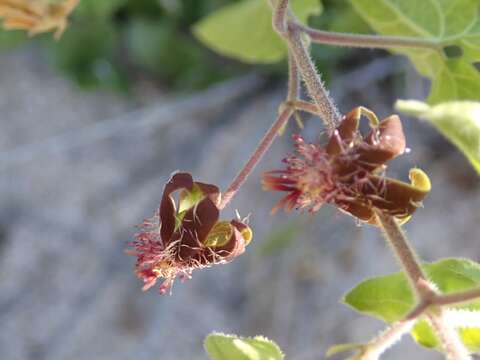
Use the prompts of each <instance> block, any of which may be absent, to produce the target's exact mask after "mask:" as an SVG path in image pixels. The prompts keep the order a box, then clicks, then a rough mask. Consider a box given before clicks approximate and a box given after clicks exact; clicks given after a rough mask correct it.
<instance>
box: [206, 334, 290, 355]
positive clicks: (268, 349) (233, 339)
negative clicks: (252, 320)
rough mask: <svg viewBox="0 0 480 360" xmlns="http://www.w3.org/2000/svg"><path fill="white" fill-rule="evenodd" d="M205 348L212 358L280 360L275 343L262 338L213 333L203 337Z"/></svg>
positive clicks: (280, 352) (279, 351)
mask: <svg viewBox="0 0 480 360" xmlns="http://www.w3.org/2000/svg"><path fill="white" fill-rule="evenodd" d="M205 350H206V351H207V353H208V355H209V356H210V358H211V359H212V360H282V359H283V354H282V351H281V350H280V348H279V347H278V345H277V344H275V343H274V342H273V341H271V340H268V339H267V338H264V337H263V336H255V337H254V338H242V337H238V336H235V335H225V334H220V333H213V334H210V335H208V336H207V338H206V339H205Z"/></svg>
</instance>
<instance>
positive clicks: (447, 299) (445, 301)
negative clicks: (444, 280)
mask: <svg viewBox="0 0 480 360" xmlns="http://www.w3.org/2000/svg"><path fill="white" fill-rule="evenodd" d="M478 298H480V288H475V289H471V290H466V291H462V292H458V293H454V294H447V295H437V296H436V297H435V298H434V299H433V303H434V304H435V305H457V304H461V303H464V302H468V301H472V300H475V299H478Z"/></svg>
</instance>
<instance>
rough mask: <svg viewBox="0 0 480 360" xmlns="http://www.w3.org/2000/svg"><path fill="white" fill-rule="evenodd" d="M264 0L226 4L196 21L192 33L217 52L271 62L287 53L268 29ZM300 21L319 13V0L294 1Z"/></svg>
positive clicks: (268, 12) (269, 13)
mask: <svg viewBox="0 0 480 360" xmlns="http://www.w3.org/2000/svg"><path fill="white" fill-rule="evenodd" d="M267 1H268V0H243V1H241V2H238V3H234V4H231V5H226V6H224V7H222V8H220V9H219V10H217V11H216V12H214V13H213V14H211V15H209V16H207V17H206V18H204V19H203V20H201V21H200V22H199V23H197V24H196V25H195V26H194V28H193V32H194V34H195V35H196V36H197V38H198V39H199V40H200V41H202V42H203V43H204V44H205V45H207V46H208V47H210V48H212V49H213V50H215V51H217V52H218V53H220V54H222V55H225V56H229V57H233V58H235V59H238V60H241V61H243V62H246V63H274V62H277V61H279V60H282V59H283V58H284V57H285V56H286V55H287V48H286V46H285V44H284V41H283V40H282V39H281V38H280V37H279V36H278V35H277V34H276V33H275V32H274V31H273V29H272V11H271V9H270V6H269V5H268V2H267ZM292 8H293V11H294V13H295V14H296V15H297V17H298V18H299V20H300V21H303V22H306V21H307V18H308V17H309V16H310V15H314V14H319V13H320V12H321V6H320V2H319V0H295V1H293V2H292Z"/></svg>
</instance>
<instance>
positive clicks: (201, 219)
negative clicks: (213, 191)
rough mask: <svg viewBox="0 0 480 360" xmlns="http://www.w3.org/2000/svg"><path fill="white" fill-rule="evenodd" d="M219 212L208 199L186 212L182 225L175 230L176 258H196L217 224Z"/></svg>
mask: <svg viewBox="0 0 480 360" xmlns="http://www.w3.org/2000/svg"><path fill="white" fill-rule="evenodd" d="M219 216H220V211H219V210H218V208H217V206H216V205H215V204H214V203H213V201H212V200H210V199H209V198H208V197H207V198H205V199H203V200H202V201H200V202H199V203H198V204H197V205H196V206H194V207H193V208H191V209H189V210H187V212H186V214H185V216H184V218H183V220H182V225H181V226H180V228H179V229H178V230H177V232H178V233H180V243H179V245H178V246H179V251H178V257H179V258H180V259H182V260H186V259H189V258H192V257H196V256H197V254H198V253H199V252H201V251H202V250H203V248H204V245H203V243H204V242H205V239H206V238H207V236H208V233H209V232H210V230H212V228H213V226H214V225H215V224H216V223H217V221H218V218H219Z"/></svg>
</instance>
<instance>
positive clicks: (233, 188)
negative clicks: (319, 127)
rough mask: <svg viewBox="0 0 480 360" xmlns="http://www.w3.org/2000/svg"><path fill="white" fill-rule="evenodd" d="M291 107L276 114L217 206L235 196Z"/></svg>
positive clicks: (284, 121) (286, 117)
mask: <svg viewBox="0 0 480 360" xmlns="http://www.w3.org/2000/svg"><path fill="white" fill-rule="evenodd" d="M292 113H293V109H292V108H291V107H286V108H285V109H283V110H282V112H281V113H280V115H279V116H278V118H277V120H276V121H275V122H274V123H273V124H272V126H271V127H270V129H268V131H267V133H266V134H265V136H264V137H263V139H262V140H261V141H260V143H259V144H258V146H257V148H256V149H255V151H254V152H253V154H252V155H251V156H250V159H248V161H247V163H246V164H245V165H244V166H243V168H242V169H241V170H240V172H239V173H238V174H237V176H236V177H235V179H233V181H232V183H231V184H230V186H229V187H228V189H227V190H226V191H225V193H224V195H223V197H222V200H221V202H220V204H219V208H220V209H223V208H224V207H225V206H226V205H227V204H228V203H229V202H230V201H231V200H232V198H233V197H234V196H235V194H236V193H237V191H238V189H240V187H241V186H242V185H243V183H244V182H245V181H246V180H247V178H248V175H250V173H251V172H252V171H253V169H254V168H255V166H256V165H257V164H258V163H259V161H260V160H261V158H262V157H263V155H265V153H266V152H267V150H268V149H269V147H270V146H271V145H272V143H273V141H274V140H275V137H276V136H277V134H278V132H279V131H280V129H282V127H283V126H285V124H286V123H287V121H288V119H289V118H290V116H292Z"/></svg>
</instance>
